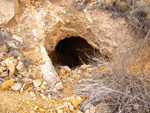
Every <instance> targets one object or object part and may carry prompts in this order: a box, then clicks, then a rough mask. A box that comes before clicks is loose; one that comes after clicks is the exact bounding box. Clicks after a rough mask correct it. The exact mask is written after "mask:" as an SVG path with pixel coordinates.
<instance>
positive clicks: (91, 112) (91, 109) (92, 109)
mask: <svg viewBox="0 0 150 113" xmlns="http://www.w3.org/2000/svg"><path fill="white" fill-rule="evenodd" d="M90 113H95V107H94V106H93V105H92V106H91V107H90Z"/></svg>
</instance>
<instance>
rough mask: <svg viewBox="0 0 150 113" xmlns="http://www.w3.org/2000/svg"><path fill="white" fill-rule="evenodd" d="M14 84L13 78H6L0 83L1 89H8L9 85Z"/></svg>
mask: <svg viewBox="0 0 150 113" xmlns="http://www.w3.org/2000/svg"><path fill="white" fill-rule="evenodd" d="M13 85H14V80H6V81H4V82H3V84H2V89H8V88H9V87H10V86H13Z"/></svg>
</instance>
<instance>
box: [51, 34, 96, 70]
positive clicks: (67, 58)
mask: <svg viewBox="0 0 150 113" xmlns="http://www.w3.org/2000/svg"><path fill="white" fill-rule="evenodd" d="M98 52H99V51H98V50H97V49H95V48H94V47H92V46H91V45H90V44H88V43H87V41H86V40H84V39H83V38H81V37H69V38H65V39H64V40H60V41H59V42H58V44H57V45H56V47H55V50H54V52H53V53H52V54H51V55H50V57H51V59H52V62H53V64H54V65H55V66H56V65H63V66H65V65H67V66H69V67H70V68H73V67H76V66H80V65H82V64H89V63H90V62H92V57H93V56H94V55H95V54H96V53H98Z"/></svg>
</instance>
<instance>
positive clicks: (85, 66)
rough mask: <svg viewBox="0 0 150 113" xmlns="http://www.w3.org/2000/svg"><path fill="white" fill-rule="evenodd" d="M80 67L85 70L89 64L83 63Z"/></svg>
mask: <svg viewBox="0 0 150 113" xmlns="http://www.w3.org/2000/svg"><path fill="white" fill-rule="evenodd" d="M80 68H81V69H83V70H85V69H87V68H88V65H86V64H84V65H82V66H81V67H80Z"/></svg>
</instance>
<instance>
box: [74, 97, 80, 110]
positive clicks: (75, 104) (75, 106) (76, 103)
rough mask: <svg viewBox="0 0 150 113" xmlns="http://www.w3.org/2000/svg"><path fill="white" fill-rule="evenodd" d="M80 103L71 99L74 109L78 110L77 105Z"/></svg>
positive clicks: (75, 99) (76, 99)
mask: <svg viewBox="0 0 150 113" xmlns="http://www.w3.org/2000/svg"><path fill="white" fill-rule="evenodd" d="M80 103H81V101H80V100H79V99H78V98H74V99H72V104H73V106H74V108H76V109H77V108H78V105H79V104H80Z"/></svg>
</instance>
